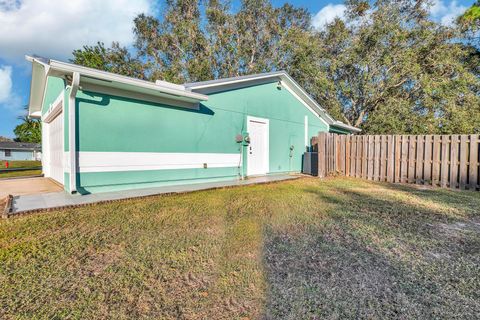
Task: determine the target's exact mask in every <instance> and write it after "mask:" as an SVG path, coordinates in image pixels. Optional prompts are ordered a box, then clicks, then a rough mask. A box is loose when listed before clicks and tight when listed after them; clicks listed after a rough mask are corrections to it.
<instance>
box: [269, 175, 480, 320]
mask: <svg viewBox="0 0 480 320" xmlns="http://www.w3.org/2000/svg"><path fill="white" fill-rule="evenodd" d="M353 183H355V182H353ZM360 185H361V184H359V186H360ZM386 189H387V190H386ZM388 190H391V191H392V192H388ZM305 191H307V192H309V193H310V194H311V195H313V196H314V197H316V198H317V199H318V203H319V204H320V205H321V206H322V208H324V210H325V211H324V212H323V214H324V216H322V217H317V220H318V221H317V222H314V224H310V223H308V224H305V225H302V223H301V222H300V223H299V222H298V221H296V222H295V223H293V224H291V225H282V226H273V225H270V226H267V227H266V228H265V230H266V231H265V234H264V239H265V240H264V245H263V248H264V250H263V258H264V267H265V271H266V281H267V287H268V289H267V292H268V296H267V303H266V307H265V318H266V319H323V318H327V319H330V318H335V319H359V318H375V319H385V318H398V317H401V318H416V319H417V318H420V319H421V318H438V317H440V318H447V319H448V318H455V317H464V318H474V317H476V315H478V312H480V301H479V299H478V295H477V292H478V289H480V288H479V286H480V285H479V284H480V275H479V272H478V261H479V257H480V249H479V248H480V226H479V225H478V222H477V223H476V222H475V221H478V212H477V213H474V212H473V208H476V207H477V208H478V206H480V197H475V196H474V195H466V196H465V199H464V200H468V201H470V202H469V206H468V208H467V206H464V207H463V208H462V207H458V206H457V205H458V201H459V199H458V195H457V194H452V193H448V192H440V193H438V191H437V190H435V191H432V190H414V189H412V188H406V187H402V186H399V187H397V186H393V185H387V184H381V185H380V188H379V189H378V190H377V191H378V193H371V190H362V188H361V186H360V187H358V188H353V189H352V188H344V187H342V186H340V184H338V186H337V187H335V188H332V189H329V190H321V189H318V188H309V189H306V190H305ZM382 191H383V192H382ZM367 192H370V193H367ZM393 193H395V195H393ZM453 195H454V196H453ZM459 208H460V209H459ZM472 214H473V215H476V217H475V218H473V219H477V220H471V219H472ZM465 281H467V282H465Z"/></svg>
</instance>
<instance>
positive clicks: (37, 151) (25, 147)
mask: <svg viewBox="0 0 480 320" xmlns="http://www.w3.org/2000/svg"><path fill="white" fill-rule="evenodd" d="M41 155H42V153H41V147H40V144H39V143H27V142H14V141H0V160H6V161H15V160H40V159H41Z"/></svg>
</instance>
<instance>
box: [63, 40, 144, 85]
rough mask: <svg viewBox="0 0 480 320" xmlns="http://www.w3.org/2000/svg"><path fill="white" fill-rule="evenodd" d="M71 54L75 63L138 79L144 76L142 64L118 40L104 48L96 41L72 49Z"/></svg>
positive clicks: (103, 45) (101, 43)
mask: <svg viewBox="0 0 480 320" xmlns="http://www.w3.org/2000/svg"><path fill="white" fill-rule="evenodd" d="M72 54H73V59H71V61H72V62H73V63H75V64H79V65H83V66H85V67H90V68H94V69H99V70H104V71H108V72H113V73H119V74H123V75H126V76H129V77H134V78H139V79H145V78H146V76H145V68H144V65H143V64H142V63H141V62H140V60H138V59H137V58H134V57H132V56H131V54H130V52H129V51H128V49H127V48H125V47H121V46H120V44H119V43H118V42H113V43H112V46H111V47H110V48H105V44H104V43H103V42H98V43H97V44H96V45H94V46H83V48H82V49H77V50H74V51H73V53H72Z"/></svg>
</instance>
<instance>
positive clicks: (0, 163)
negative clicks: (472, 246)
mask: <svg viewBox="0 0 480 320" xmlns="http://www.w3.org/2000/svg"><path fill="white" fill-rule="evenodd" d="M6 162H7V161H5V160H0V169H5V168H6ZM41 166H42V162H41V161H29V160H26V161H21V160H17V161H8V167H9V168H36V167H41Z"/></svg>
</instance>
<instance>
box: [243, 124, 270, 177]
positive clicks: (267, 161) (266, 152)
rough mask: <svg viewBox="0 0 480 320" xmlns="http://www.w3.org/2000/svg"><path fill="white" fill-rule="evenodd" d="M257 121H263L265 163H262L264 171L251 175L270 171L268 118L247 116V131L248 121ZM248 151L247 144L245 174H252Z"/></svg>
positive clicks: (248, 130) (248, 127)
mask: <svg viewBox="0 0 480 320" xmlns="http://www.w3.org/2000/svg"><path fill="white" fill-rule="evenodd" d="M251 121H253V122H258V123H263V124H264V125H265V128H266V129H265V131H266V132H265V150H264V154H263V157H264V159H265V165H264V168H263V169H264V170H263V171H264V173H260V174H258V173H256V174H253V175H265V174H268V173H269V172H270V120H269V119H265V118H259V117H253V116H247V132H248V134H249V135H250V122H251ZM249 155H250V153H249V152H248V146H247V176H252V174H251V171H250V170H251V166H250V156H249Z"/></svg>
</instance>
